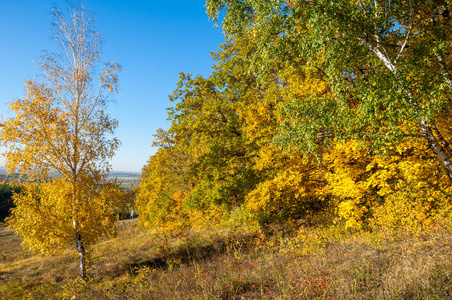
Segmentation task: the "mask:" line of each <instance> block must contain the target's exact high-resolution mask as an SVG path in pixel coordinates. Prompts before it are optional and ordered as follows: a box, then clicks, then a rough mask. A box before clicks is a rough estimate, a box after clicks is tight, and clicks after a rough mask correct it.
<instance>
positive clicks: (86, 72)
mask: <svg viewBox="0 0 452 300" xmlns="http://www.w3.org/2000/svg"><path fill="white" fill-rule="evenodd" d="M53 16H54V25H53V32H54V36H55V39H56V41H57V42H58V44H59V47H60V50H61V53H60V54H48V53H44V54H43V55H42V56H41V58H40V66H41V69H42V71H43V74H42V77H41V78H42V80H27V81H26V82H25V86H26V88H25V96H24V97H23V98H22V99H14V100H12V101H11V102H10V103H9V107H10V109H11V110H12V112H14V113H15V116H14V117H11V118H8V119H6V120H4V121H3V122H2V123H3V127H2V130H1V132H0V141H1V144H2V145H3V146H5V147H6V151H5V153H4V156H5V157H6V167H7V169H8V171H9V172H14V171H15V170H19V171H20V173H21V174H22V175H24V174H25V175H27V176H28V178H29V180H31V181H33V180H34V181H38V183H35V184H31V185H30V184H28V185H27V186H26V189H25V191H24V192H23V193H18V194H16V195H15V196H14V199H15V204H16V208H15V209H14V210H13V211H12V216H11V218H9V220H8V222H9V224H10V225H11V226H13V227H14V229H15V231H16V233H18V234H20V235H22V236H23V237H24V243H25V244H26V245H28V246H29V247H30V248H32V249H35V250H39V251H41V252H43V253H54V252H55V251H57V250H59V249H62V248H63V247H66V246H67V245H68V243H73V244H74V245H75V248H76V250H77V252H78V255H79V266H80V279H83V278H85V275H86V254H89V249H90V247H91V246H92V245H93V244H94V242H95V241H96V240H97V238H98V237H99V236H100V235H101V234H103V233H111V232H113V231H114V228H115V224H116V223H117V213H118V210H121V209H125V207H124V204H125V201H126V200H127V199H126V198H127V195H126V194H123V193H122V192H121V191H120V189H119V187H118V185H117V184H115V183H113V182H110V183H108V182H106V177H107V172H108V171H109V163H108V159H110V158H112V156H113V155H114V153H115V150H116V149H117V148H118V146H119V141H118V140H117V139H116V138H115V137H113V133H114V129H115V128H116V126H117V121H116V120H114V119H112V118H110V116H109V115H108V114H107V113H106V109H107V105H108V96H109V95H110V94H111V93H112V92H117V91H118V88H119V85H118V77H117V73H118V72H119V71H120V66H119V65H117V64H116V63H113V62H109V63H106V64H104V65H103V71H101V72H100V73H98V70H99V68H100V66H101V65H102V64H101V63H100V54H101V51H102V41H101V40H100V36H99V33H98V32H97V31H96V28H95V25H94V17H93V16H92V15H91V14H90V13H89V12H88V11H87V10H86V9H85V8H84V7H83V6H82V5H79V6H75V5H73V6H71V7H70V9H69V17H68V18H65V16H64V15H63V13H62V12H61V11H60V10H59V9H57V8H54V9H53ZM96 76H99V82H98V83H96V81H95V77H96ZM95 83H96V85H95ZM52 176H53V178H52ZM55 176H56V177H55Z"/></svg>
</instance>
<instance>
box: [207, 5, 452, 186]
mask: <svg viewBox="0 0 452 300" xmlns="http://www.w3.org/2000/svg"><path fill="white" fill-rule="evenodd" d="M450 9H451V2H450V1H433V0H431V1H415V0H409V1H405V0H400V1H378V0H357V1H349V0H340V1H334V2H332V1H327V0H320V1H304V0H300V1H282V0H275V1H260V0H257V1H240V2H238V1H233V0H208V1H207V10H208V13H209V14H210V16H211V17H212V18H214V19H216V18H217V17H218V16H219V15H220V13H221V12H222V10H224V11H225V14H224V16H225V18H224V20H223V28H224V30H225V32H226V33H227V35H228V36H229V37H231V38H234V37H237V36H239V35H243V34H249V35H255V36H256V37H257V39H256V43H257V45H258V47H257V49H259V51H257V56H256V58H255V59H254V65H255V67H256V68H255V69H254V70H257V71H258V73H259V74H260V77H262V76H264V75H265V74H266V72H265V71H266V70H267V69H268V68H269V66H271V65H272V64H274V63H275V62H277V61H280V59H281V57H284V56H286V55H287V53H290V54H292V55H293V57H301V58H302V59H303V64H304V65H306V66H309V67H311V68H313V69H317V70H319V71H320V72H321V73H323V74H324V76H325V79H326V80H327V81H328V83H329V90H327V91H326V92H324V93H312V94H311V95H305V96H304V97H297V96H294V97H293V99H292V100H291V101H290V102H288V104H287V105H286V106H285V109H284V110H283V111H282V113H283V115H284V117H285V122H284V123H283V127H282V134H281V135H280V138H279V141H280V142H281V143H282V144H284V145H286V146H287V145H295V146H297V147H299V148H301V149H302V150H304V151H307V152H314V151H316V149H318V145H319V144H322V145H323V144H328V142H330V141H332V140H333V138H334V137H335V138H340V139H349V138H355V139H360V140H364V141H367V142H369V141H370V142H371V143H372V144H373V145H374V146H376V147H377V148H378V147H379V146H381V145H385V144H387V143H395V142H397V141H400V140H401V139H406V138H412V139H419V138H420V139H423V140H424V141H425V142H427V143H428V145H429V148H430V150H431V151H432V152H433V153H435V155H436V157H437V159H438V160H439V161H440V162H441V164H442V166H443V168H444V169H445V171H446V173H447V174H448V176H449V178H451V179H452V163H451V157H452V152H451V151H450V150H451V149H450V147H449V144H448V138H447V133H448V132H450V121H449V117H448V115H450V113H449V111H450V94H451V91H452V80H451V78H452V77H451V75H450V71H449V69H450V67H448V64H450V59H449V53H450V52H451V50H452V48H451V47H452V46H451V43H450V41H451V36H450V33H451V32H452V28H451V26H452V22H451V18H450V16H449V13H450ZM319 142H320V143H319Z"/></svg>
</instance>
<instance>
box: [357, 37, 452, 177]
mask: <svg viewBox="0 0 452 300" xmlns="http://www.w3.org/2000/svg"><path fill="white" fill-rule="evenodd" d="M358 40H359V42H360V43H361V44H362V45H364V46H366V47H367V48H368V49H369V50H371V51H372V52H373V53H374V54H375V55H377V57H378V58H379V59H380V60H381V62H383V64H384V65H385V66H386V67H387V68H388V69H389V70H390V71H391V73H392V74H393V75H394V77H395V78H396V80H398V78H399V76H398V70H397V67H396V65H395V64H394V63H393V62H392V60H391V59H390V58H389V57H388V56H387V55H386V53H385V51H382V48H381V47H380V45H378V44H377V46H374V45H372V44H371V43H369V42H367V41H366V40H365V39H362V38H358ZM442 73H443V76H445V78H446V79H447V74H444V72H442ZM400 87H401V88H402V89H403V90H405V93H406V94H407V95H408V97H409V99H410V102H411V104H412V105H413V106H414V107H419V105H418V103H417V102H416V101H415V99H414V96H413V93H412V92H411V90H410V89H409V88H407V87H404V86H403V85H402V84H400ZM420 117H421V118H420V119H421V120H420V121H419V126H420V127H421V130H422V133H423V134H424V137H425V139H426V140H427V143H428V145H429V147H430V149H432V150H433V152H434V153H435V154H436V156H437V158H438V159H439V161H440V162H441V164H442V165H443V167H444V169H445V170H446V173H447V175H448V176H449V179H450V180H451V181H452V161H451V157H450V156H449V155H448V153H447V152H446V151H447V150H445V149H444V148H443V147H442V146H441V144H440V143H439V142H438V140H437V139H436V137H435V135H434V134H433V131H432V129H431V126H433V127H434V125H429V124H428V123H427V122H426V121H425V119H424V118H423V117H422V116H420ZM439 138H441V137H439ZM446 149H447V147H446Z"/></svg>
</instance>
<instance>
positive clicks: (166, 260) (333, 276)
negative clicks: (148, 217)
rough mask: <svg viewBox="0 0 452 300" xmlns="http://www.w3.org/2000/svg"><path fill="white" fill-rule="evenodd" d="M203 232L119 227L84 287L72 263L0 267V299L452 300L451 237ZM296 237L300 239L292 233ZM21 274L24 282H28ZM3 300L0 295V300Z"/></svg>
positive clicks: (33, 261)
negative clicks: (165, 233)
mask: <svg viewBox="0 0 452 300" xmlns="http://www.w3.org/2000/svg"><path fill="white" fill-rule="evenodd" d="M275 231H276V232H273V233H272V234H271V235H264V234H261V233H255V232H252V233H246V232H231V231H216V232H213V231H206V232H197V233H193V232H189V233H187V234H186V235H184V236H181V237H178V238H173V239H170V240H168V241H166V242H164V240H163V239H161V238H159V237H158V236H156V235H152V234H150V233H149V232H148V231H146V230H144V229H141V228H138V227H137V226H136V223H135V221H128V222H127V223H122V229H121V232H120V235H119V237H118V238H115V239H106V240H104V241H102V242H100V243H99V244H98V246H97V247H96V249H95V251H93V253H92V256H93V260H94V263H93V265H92V268H91V269H90V272H89V274H90V276H91V279H90V280H88V281H87V282H86V283H83V284H80V283H78V282H77V279H76V277H75V274H76V269H75V263H74V262H75V257H73V256H71V255H70V254H69V253H67V254H66V255H65V256H61V257H53V258H43V257H40V256H29V257H27V258H20V257H16V259H15V260H14V261H13V262H9V263H2V264H0V272H2V273H1V274H6V273H4V272H5V271H6V270H9V271H8V272H10V273H7V274H8V276H7V278H6V279H5V278H4V277H2V279H0V280H1V281H0V283H1V284H3V286H2V287H1V288H0V297H2V296H3V297H4V299H25V298H30V299H70V298H71V297H73V296H75V297H76V299H452V250H451V249H452V231H451V230H450V226H439V227H438V228H434V229H432V230H430V231H429V232H417V233H410V234H409V233H404V234H384V233H379V234H378V235H377V234H375V233H374V234H370V233H351V232H347V231H344V230H343V229H341V227H339V226H336V227H325V228H316V227H307V228H303V230H300V231H298V232H295V233H293V232H292V234H290V233H282V231H281V230H275ZM300 232H301V233H300ZM26 273H28V276H26ZM2 293H3V294H2Z"/></svg>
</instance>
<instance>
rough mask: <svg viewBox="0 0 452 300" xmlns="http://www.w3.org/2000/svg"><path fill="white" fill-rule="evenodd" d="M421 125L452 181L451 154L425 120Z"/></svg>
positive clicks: (429, 143) (431, 147) (430, 145)
mask: <svg viewBox="0 0 452 300" xmlns="http://www.w3.org/2000/svg"><path fill="white" fill-rule="evenodd" d="M420 125H421V129H422V132H423V133H424V136H425V139H426V140H427V142H428V145H429V147H430V149H432V150H433V152H435V154H436V156H437V157H438V159H439V160H440V162H441V164H442V165H443V167H444V169H445V170H446V173H447V175H448V176H449V179H450V180H451V181H452V162H451V160H450V157H449V155H448V154H447V152H446V151H445V150H444V148H443V147H442V146H441V144H440V143H439V142H438V140H437V139H436V137H435V136H434V135H433V132H432V129H431V128H430V126H429V125H428V124H427V123H426V122H425V121H424V120H421V122H420Z"/></svg>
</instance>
